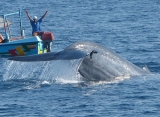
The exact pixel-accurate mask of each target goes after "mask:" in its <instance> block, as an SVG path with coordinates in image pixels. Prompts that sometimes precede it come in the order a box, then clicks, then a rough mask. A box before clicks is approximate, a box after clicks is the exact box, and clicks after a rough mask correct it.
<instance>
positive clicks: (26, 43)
mask: <svg viewBox="0 0 160 117" xmlns="http://www.w3.org/2000/svg"><path fill="white" fill-rule="evenodd" d="M10 15H19V16H18V18H19V25H20V31H19V32H20V36H18V37H14V38H12V35H11V30H10V25H11V24H12V22H10V21H8V19H7V16H10ZM17 27H18V26H16V27H15V28H17ZM0 28H4V35H5V37H4V38H3V37H2V35H1V37H0V57H12V56H26V55H33V54H43V53H47V52H50V51H51V45H52V41H53V39H54V36H53V34H52V33H51V32H42V35H41V36H38V35H37V36H30V37H26V36H25V33H24V30H23V29H22V16H21V10H20V9H19V11H18V12H13V13H9V14H5V15H2V18H0Z"/></svg>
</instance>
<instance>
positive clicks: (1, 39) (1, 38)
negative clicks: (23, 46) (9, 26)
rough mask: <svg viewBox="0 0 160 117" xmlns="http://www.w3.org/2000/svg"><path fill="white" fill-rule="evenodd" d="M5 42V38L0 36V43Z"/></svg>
mask: <svg viewBox="0 0 160 117" xmlns="http://www.w3.org/2000/svg"><path fill="white" fill-rule="evenodd" d="M3 41H4V38H3V36H2V35H1V34H0V43H3Z"/></svg>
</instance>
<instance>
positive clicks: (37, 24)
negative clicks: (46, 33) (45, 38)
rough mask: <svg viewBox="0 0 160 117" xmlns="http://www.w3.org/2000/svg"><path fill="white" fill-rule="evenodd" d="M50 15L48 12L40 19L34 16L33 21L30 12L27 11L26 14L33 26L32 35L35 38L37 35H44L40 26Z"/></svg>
mask: <svg viewBox="0 0 160 117" xmlns="http://www.w3.org/2000/svg"><path fill="white" fill-rule="evenodd" d="M47 13H48V10H47V11H46V12H45V14H44V15H43V16H42V17H41V18H40V19H38V18H37V16H34V17H33V19H32V18H31V17H30V15H29V13H28V11H27V10H26V14H27V16H28V18H29V20H30V23H31V26H32V35H33V36H37V35H40V36H41V35H42V34H43V32H41V27H40V24H41V22H42V19H43V18H44V17H45V16H46V14H47Z"/></svg>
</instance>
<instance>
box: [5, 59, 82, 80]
mask: <svg viewBox="0 0 160 117" xmlns="http://www.w3.org/2000/svg"><path fill="white" fill-rule="evenodd" d="M79 62H80V60H72V61H45V62H44V61H43V62H18V61H6V62H5V64H4V66H6V67H5V73H4V74H3V80H5V81H6V80H13V79H14V80H15V79H37V80H40V81H45V82H55V81H56V82H58V83H78V82H81V78H80V75H79V74H78V72H77V69H78V65H79ZM42 83H44V82H42Z"/></svg>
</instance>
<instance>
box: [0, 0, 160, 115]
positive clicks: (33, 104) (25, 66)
mask: <svg viewBox="0 0 160 117" xmlns="http://www.w3.org/2000/svg"><path fill="white" fill-rule="evenodd" d="M0 5H1V10H0V14H4V13H10V12H13V11H15V10H18V8H21V9H22V15H23V28H24V29H25V34H26V36H29V35H31V26H30V23H29V20H28V18H27V16H26V14H25V9H28V11H29V13H30V15H31V16H34V15H37V16H38V17H41V16H42V15H43V14H44V13H45V10H47V9H48V10H49V12H48V14H47V16H46V17H45V18H44V20H43V23H42V25H41V26H42V29H43V30H46V31H51V32H53V33H54V37H55V40H54V42H53V47H52V51H60V50H63V49H64V48H65V47H67V46H69V45H70V44H73V43H74V42H77V41H82V40H87V41H93V42H97V43H99V44H101V45H104V46H106V47H108V48H111V49H112V50H114V51H116V52H117V53H118V54H119V55H121V56H122V57H124V58H126V59H127V60H129V61H131V62H132V63H134V64H136V65H137V66H139V67H143V66H145V65H147V66H148V68H149V69H150V71H151V72H152V73H153V74H152V75H145V76H135V77H125V78H121V77H120V78H117V80H116V81H114V82H99V83H94V82H90V83H86V82H83V80H82V79H81V76H80V75H79V73H78V72H77V68H78V65H79V62H80V60H73V61H48V62H37V63H31V62H28V63H25V62H13V61H7V60H6V59H1V58H0V66H1V70H0V116H6V117H14V116H15V117H28V116H30V117H34V116H36V117H37V116H38V117H106V116H109V117H130V116H131V117H158V116H159V114H160V111H159V110H160V100H159V97H160V75H159V73H160V69H159V68H160V60H159V58H160V54H159V50H160V41H159V38H160V28H159V27H160V22H159V16H160V15H159V14H160V12H159V8H160V7H159V6H160V2H159V1H158V0H154V1H150V0H141V1H139V0H134V1H128V0H123V1H120V0H109V1H106V0H97V1H92V0H87V1H81V0H76V1H71V0H68V1H64V0H60V1H55V0H48V1H46V0H41V1H35V0H32V1H29V0H27V1H19V0H14V1H10V0H6V1H1V2H0ZM10 19H14V18H13V17H11V18H10ZM14 25H17V23H14V24H13V25H12V27H11V30H12V34H13V36H15V35H18V29H15V28H13V27H14ZM2 31H3V30H2V29H0V33H2V34H3V32H2Z"/></svg>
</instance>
